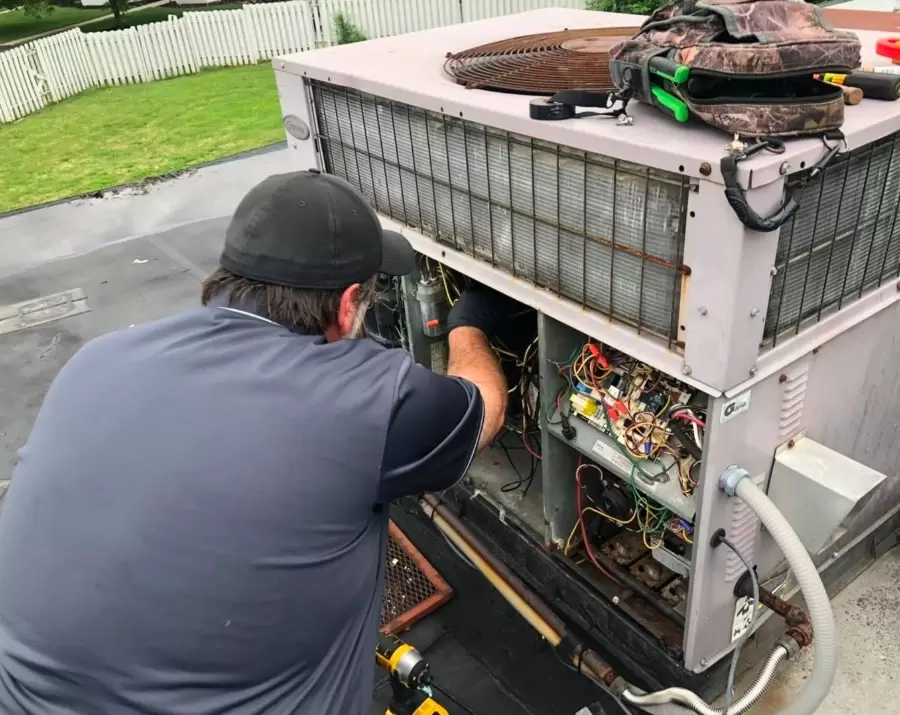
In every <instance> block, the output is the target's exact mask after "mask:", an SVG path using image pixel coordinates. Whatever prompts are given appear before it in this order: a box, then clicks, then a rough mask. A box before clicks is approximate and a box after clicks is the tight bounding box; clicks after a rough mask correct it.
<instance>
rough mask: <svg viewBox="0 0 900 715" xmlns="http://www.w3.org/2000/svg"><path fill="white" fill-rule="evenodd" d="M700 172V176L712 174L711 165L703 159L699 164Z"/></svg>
mask: <svg viewBox="0 0 900 715" xmlns="http://www.w3.org/2000/svg"><path fill="white" fill-rule="evenodd" d="M700 174H701V175H702V176H709V175H710V174H712V166H710V165H709V164H708V163H707V162H705V161H704V162H703V163H702V164H700Z"/></svg>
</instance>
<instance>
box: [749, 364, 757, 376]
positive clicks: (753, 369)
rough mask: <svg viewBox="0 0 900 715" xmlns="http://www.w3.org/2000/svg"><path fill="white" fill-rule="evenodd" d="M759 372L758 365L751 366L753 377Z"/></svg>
mask: <svg viewBox="0 0 900 715" xmlns="http://www.w3.org/2000/svg"><path fill="white" fill-rule="evenodd" d="M756 373H757V369H756V365H754V366H753V367H751V368H750V377H753V376H754V375H755V374H756Z"/></svg>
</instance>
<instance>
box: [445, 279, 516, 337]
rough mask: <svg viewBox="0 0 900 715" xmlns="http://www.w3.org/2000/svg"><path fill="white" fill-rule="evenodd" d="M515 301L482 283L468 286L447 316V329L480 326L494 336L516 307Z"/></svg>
mask: <svg viewBox="0 0 900 715" xmlns="http://www.w3.org/2000/svg"><path fill="white" fill-rule="evenodd" d="M516 305H517V304H516V303H515V301H513V300H512V299H511V298H508V297H507V296H505V295H503V294H502V293H498V292H497V291H495V290H491V289H490V288H487V287H485V286H482V285H474V286H472V287H470V288H466V289H465V290H464V291H463V292H462V295H460V297H459V300H457V301H456V303H455V304H454V305H453V307H452V308H451V309H450V314H449V315H448V316H447V329H448V330H454V329H455V328H478V330H480V331H481V332H483V333H484V334H485V335H486V336H487V337H488V338H491V337H493V335H494V333H495V332H496V331H497V328H498V327H499V326H500V324H501V323H502V321H503V319H504V318H507V317H509V315H511V314H512V312H513V311H514V310H515V307H516Z"/></svg>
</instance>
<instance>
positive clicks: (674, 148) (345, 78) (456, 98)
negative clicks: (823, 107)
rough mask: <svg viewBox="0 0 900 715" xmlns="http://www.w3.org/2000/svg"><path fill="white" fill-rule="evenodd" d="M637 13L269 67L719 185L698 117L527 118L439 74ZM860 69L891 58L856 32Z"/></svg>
mask: <svg viewBox="0 0 900 715" xmlns="http://www.w3.org/2000/svg"><path fill="white" fill-rule="evenodd" d="M642 20H643V18H642V17H640V16H635V15H625V14H620V13H605V12H591V11H587V10H568V9H555V8H554V9H544V10H535V11H532V12H524V13H519V14H514V15H508V16H506V17H498V18H492V19H488V20H481V21H477V22H470V23H464V24H458V25H451V26H449V27H442V28H436V29H431V30H425V31H422V32H416V33H411V34H406V35H399V36H394V37H387V38H383V39H378V40H371V41H368V42H360V43H355V44H349V45H341V46H337V47H329V48H324V49H320V50H314V51H311V52H304V53H298V54H293V55H289V56H285V57H280V58H276V59H275V61H274V65H275V68H276V69H277V70H282V71H287V72H290V73H294V74H299V75H304V76H307V77H310V78H312V79H317V80H322V81H327V82H332V83H334V84H338V85H345V86H348V87H352V88H354V89H358V90H361V91H364V92H370V93H372V94H376V95H379V96H383V97H386V98H388V99H392V100H394V101H398V102H404V103H406V104H412V105H415V106H420V107H423V108H426V109H430V110H433V111H443V112H445V113H447V114H448V115H453V116H464V117H465V118H466V119H468V120H470V121H474V122H478V123H481V124H485V125H488V126H494V127H498V128H502V129H505V130H507V131H512V132H516V133H519V134H523V135H526V136H531V137H534V138H536V139H543V140H546V141H550V142H554V143H557V144H562V145H566V146H572V147H575V148H577V149H581V150H584V151H590V152H594V153H597V154H603V155H605V156H609V157H612V158H615V159H623V160H625V161H631V162H635V163H639V164H645V165H651V166H655V167H657V168H660V169H665V170H667V171H672V172H679V171H680V172H683V173H684V174H687V175H690V176H700V175H701V174H700V165H701V164H702V163H708V164H710V166H711V167H712V169H713V172H712V175H711V176H710V177H709V178H711V179H712V180H715V181H720V182H721V176H720V174H719V169H718V167H719V161H720V160H721V158H722V156H723V154H724V153H725V146H726V144H728V142H729V141H730V140H731V137H729V136H728V135H727V134H726V133H724V132H721V131H718V130H715V129H712V128H709V127H705V126H703V125H702V124H700V123H699V122H693V121H692V122H691V124H690V125H688V126H685V125H681V124H679V123H677V122H675V121H674V120H672V119H670V118H667V117H665V116H664V115H663V114H662V113H661V112H659V110H657V109H655V108H653V107H647V106H644V105H638V104H637V103H634V102H633V103H632V104H631V106H630V107H629V113H630V114H632V115H633V117H634V123H633V124H632V125H630V126H618V125H617V124H616V121H615V120H614V119H611V118H607V117H591V118H585V119H573V120H566V121H535V120H532V119H530V118H529V116H528V103H529V101H530V99H531V98H530V97H528V96H523V95H514V94H504V93H499V92H490V91H484V90H476V89H466V88H465V87H463V86H461V85H458V84H456V83H454V82H453V80H452V79H450V78H449V77H448V76H447V75H446V74H445V72H444V61H445V57H446V55H447V53H448V52H459V51H461V50H465V49H467V48H470V47H474V46H476V45H480V44H483V43H486V42H493V41H497V40H501V39H504V38H510V37H516V36H519V35H527V34H531V33H538V32H550V31H556V30H563V29H566V28H568V29H577V28H591V27H637V26H638V25H639V24H640V23H641V21H642ZM857 34H858V36H859V38H860V40H861V42H862V48H863V53H862V54H863V65H864V66H869V65H876V64H879V65H884V64H889V61H888V60H887V59H886V58H883V57H878V56H877V55H876V54H875V50H874V47H875V41H876V39H877V38H878V37H881V36H884V35H883V34H882V33H876V32H866V31H858V32H857ZM846 110H847V111H846V119H845V122H844V128H843V131H844V133H845V135H846V137H847V143H848V146H849V148H851V149H853V148H855V147H858V146H861V145H864V144H868V143H869V142H872V141H874V140H876V139H878V138H880V137H882V136H885V135H886V134H888V133H890V132H892V131H896V129H897V127H900V102H882V101H874V100H873V101H863V102H862V103H861V104H859V105H857V106H853V107H847V108H846ZM822 153H823V146H822V142H821V141H820V140H819V139H795V140H791V141H789V142H788V147H787V151H786V152H785V153H784V154H782V155H773V154H768V153H767V152H761V153H760V154H758V155H756V156H754V157H752V158H751V159H750V160H748V161H745V162H742V163H741V171H742V172H743V176H741V177H740V178H741V182H742V184H743V185H744V186H745V187H747V188H754V187H758V186H762V185H765V184H768V183H771V182H772V181H775V180H777V179H778V178H779V177H780V171H779V170H780V167H781V165H782V164H783V163H784V162H788V165H789V166H790V170H791V171H799V170H800V169H801V162H803V163H804V165H805V166H812V165H813V164H815V162H816V161H818V160H819V159H820V158H821V156H822Z"/></svg>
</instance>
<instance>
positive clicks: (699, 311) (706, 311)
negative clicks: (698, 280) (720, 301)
mask: <svg viewBox="0 0 900 715" xmlns="http://www.w3.org/2000/svg"><path fill="white" fill-rule="evenodd" d="M697 312H698V313H700V315H706V314H707V313H708V312H709V311H708V310H707V309H706V306H703V305H701V306H700V307H699V308H697Z"/></svg>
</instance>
